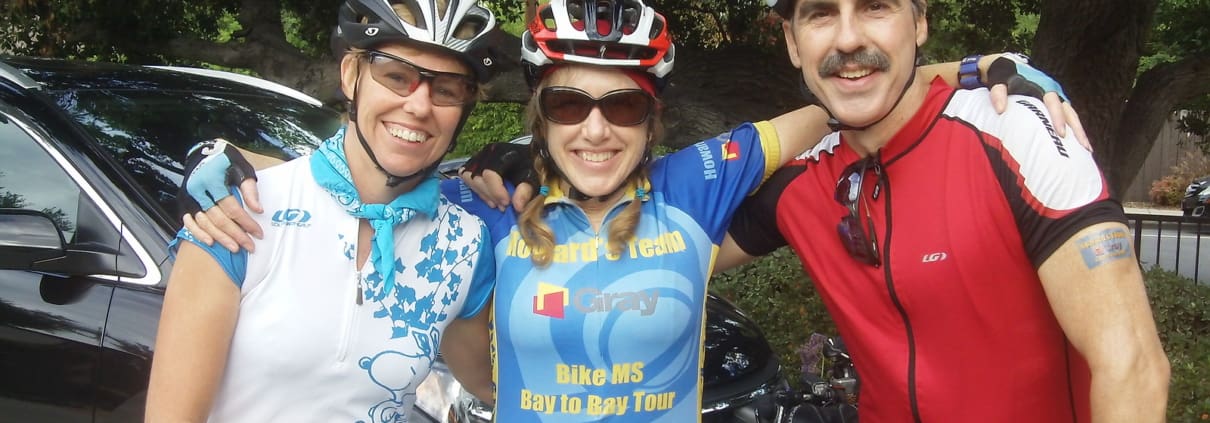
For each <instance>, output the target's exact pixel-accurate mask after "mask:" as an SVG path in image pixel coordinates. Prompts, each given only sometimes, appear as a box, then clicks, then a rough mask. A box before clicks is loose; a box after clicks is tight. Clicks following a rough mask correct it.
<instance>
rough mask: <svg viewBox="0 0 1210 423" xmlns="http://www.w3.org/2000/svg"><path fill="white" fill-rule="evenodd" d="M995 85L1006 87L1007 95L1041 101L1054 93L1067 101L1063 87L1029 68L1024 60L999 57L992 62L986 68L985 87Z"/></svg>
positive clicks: (1043, 74) (1048, 76)
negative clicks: (1048, 94) (1047, 94)
mask: <svg viewBox="0 0 1210 423" xmlns="http://www.w3.org/2000/svg"><path fill="white" fill-rule="evenodd" d="M1014 57H1017V56H1014ZM996 84H1004V85H1005V86H1007V87H1008V93H1009V94H1017V95H1027V96H1030V97H1034V98H1037V99H1039V100H1041V99H1042V96H1044V95H1046V93H1048V92H1054V93H1055V94H1058V95H1059V98H1060V99H1062V100H1063V101H1067V93H1064V92H1063V87H1061V86H1059V83H1058V82H1056V81H1055V80H1054V78H1051V77H1050V75H1047V74H1045V73H1043V72H1042V71H1040V70H1038V69H1037V68H1034V67H1033V66H1030V65H1029V63H1028V62H1027V61H1026V60H1025V59H1020V58H1019V59H1016V60H1014V59H1012V58H1009V57H1000V58H997V59H996V60H994V61H992V64H991V66H989V67H988V68H987V86H989V87H990V86H992V85H996Z"/></svg>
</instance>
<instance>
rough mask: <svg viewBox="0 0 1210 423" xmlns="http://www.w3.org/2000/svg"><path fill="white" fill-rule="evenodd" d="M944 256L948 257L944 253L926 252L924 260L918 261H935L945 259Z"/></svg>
mask: <svg viewBox="0 0 1210 423" xmlns="http://www.w3.org/2000/svg"><path fill="white" fill-rule="evenodd" d="M946 257H949V256H947V255H945V253H932V254H928V255H926V256H924V260H921V261H920V262H921V263H932V262H935V261H941V260H945V258H946Z"/></svg>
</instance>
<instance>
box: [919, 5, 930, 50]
mask: <svg viewBox="0 0 1210 423" xmlns="http://www.w3.org/2000/svg"><path fill="white" fill-rule="evenodd" d="M928 39H929V20H928V17H927V16H925V14H924V11H921V12H920V16H917V17H916V48H917V49H919V48H920V47H923V46H924V42H925V41H928Z"/></svg>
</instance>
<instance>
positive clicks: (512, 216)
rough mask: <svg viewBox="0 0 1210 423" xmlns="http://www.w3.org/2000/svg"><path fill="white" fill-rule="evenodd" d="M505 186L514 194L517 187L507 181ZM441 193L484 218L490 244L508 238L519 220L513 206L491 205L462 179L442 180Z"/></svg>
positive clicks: (510, 193)
mask: <svg viewBox="0 0 1210 423" xmlns="http://www.w3.org/2000/svg"><path fill="white" fill-rule="evenodd" d="M505 188H506V189H507V190H508V194H509V195H512V193H513V190H515V189H516V188H515V187H513V186H512V185H509V184H507V183H505ZM441 193H442V194H443V195H445V198H446V199H448V200H449V201H450V202H451V203H454V204H457V205H458V206H459V207H462V208H463V209H466V211H468V212H470V213H471V214H473V215H475V216H478V217H479V218H480V219H483V223H485V224H487V229H488V234H489V237H488V239H489V240H490V241H491V242H490V243H489V245H493V246H494V245H496V243H497V242H500V241H502V240H506V239H508V233H509V230H510V229H511V228H512V226H513V224H514V223H516V221H517V212H516V211H515V210H513V208H512V207H511V206H510V207H508V208H506V209H505V211H500V210H496V209H494V208H491V207H489V206H488V205H487V203H486V202H484V201H483V199H482V198H479V194H475V192H474V191H471V189H470V187H468V186H466V184H464V183H462V180H461V179H447V180H444V181H441Z"/></svg>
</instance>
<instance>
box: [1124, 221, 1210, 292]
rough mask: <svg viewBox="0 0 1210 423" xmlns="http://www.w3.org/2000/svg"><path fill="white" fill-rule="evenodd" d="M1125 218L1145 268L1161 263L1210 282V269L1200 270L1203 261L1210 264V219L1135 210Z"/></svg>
mask: <svg viewBox="0 0 1210 423" xmlns="http://www.w3.org/2000/svg"><path fill="white" fill-rule="evenodd" d="M1126 218H1127V220H1128V222H1129V224H1130V227H1131V229H1133V230H1134V245H1135V255H1136V256H1137V257H1138V259H1139V263H1141V264H1142V265H1143V268H1144V269H1150V268H1152V267H1153V266H1158V267H1160V268H1163V269H1166V270H1169V271H1173V272H1176V273H1179V274H1180V275H1182V276H1185V277H1187V278H1190V279H1193V280H1195V281H1198V282H1199V283H1203V284H1208V285H1210V271H1207V272H1202V271H1201V267H1202V266H1201V264H1202V262H1206V263H1207V265H1210V219H1205V218H1192V217H1184V216H1164V215H1151V214H1134V213H1127V214H1126ZM1203 234H1205V235H1204V236H1203ZM1203 239H1204V240H1205V241H1206V242H1207V244H1206V245H1205V246H1203V245H1202V242H1203Z"/></svg>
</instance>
